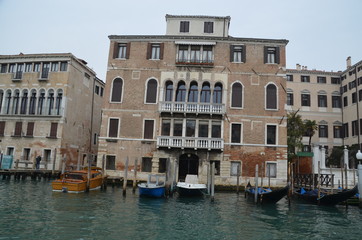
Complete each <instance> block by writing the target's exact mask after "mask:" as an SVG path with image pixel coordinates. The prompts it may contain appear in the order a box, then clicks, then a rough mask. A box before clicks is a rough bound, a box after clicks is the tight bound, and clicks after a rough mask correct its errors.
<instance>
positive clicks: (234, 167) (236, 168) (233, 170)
mask: <svg viewBox="0 0 362 240" xmlns="http://www.w3.org/2000/svg"><path fill="white" fill-rule="evenodd" d="M238 175H239V176H240V175H241V162H231V166H230V176H238Z"/></svg>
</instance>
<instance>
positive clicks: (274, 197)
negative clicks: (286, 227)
mask: <svg viewBox="0 0 362 240" xmlns="http://www.w3.org/2000/svg"><path fill="white" fill-rule="evenodd" d="M288 190H289V186H288V185H287V186H285V187H283V188H280V189H275V190H272V189H270V188H258V196H257V202H259V203H261V204H266V203H277V202H278V201H279V200H280V199H282V198H283V197H285V196H286V195H287V194H288ZM245 197H248V198H249V199H255V187H252V186H251V185H250V183H248V185H247V186H246V189H245Z"/></svg>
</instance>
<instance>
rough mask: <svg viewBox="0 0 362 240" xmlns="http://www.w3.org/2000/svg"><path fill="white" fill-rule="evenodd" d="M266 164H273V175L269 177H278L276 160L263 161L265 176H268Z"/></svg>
mask: <svg viewBox="0 0 362 240" xmlns="http://www.w3.org/2000/svg"><path fill="white" fill-rule="evenodd" d="M268 165H275V177H274V175H271V176H270V178H277V177H278V162H276V161H265V177H266V178H268V177H269V175H268V174H269V172H268Z"/></svg>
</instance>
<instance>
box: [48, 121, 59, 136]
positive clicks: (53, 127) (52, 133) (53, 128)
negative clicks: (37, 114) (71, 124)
mask: <svg viewBox="0 0 362 240" xmlns="http://www.w3.org/2000/svg"><path fill="white" fill-rule="evenodd" d="M57 130H58V123H51V125H50V135H49V137H50V138H57Z"/></svg>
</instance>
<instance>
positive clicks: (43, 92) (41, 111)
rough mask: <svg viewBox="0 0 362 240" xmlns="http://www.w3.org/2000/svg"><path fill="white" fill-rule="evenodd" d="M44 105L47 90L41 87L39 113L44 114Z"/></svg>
mask: <svg viewBox="0 0 362 240" xmlns="http://www.w3.org/2000/svg"><path fill="white" fill-rule="evenodd" d="M44 106H45V90H44V89H41V90H40V93H39V97H38V114H39V115H42V114H44Z"/></svg>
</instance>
